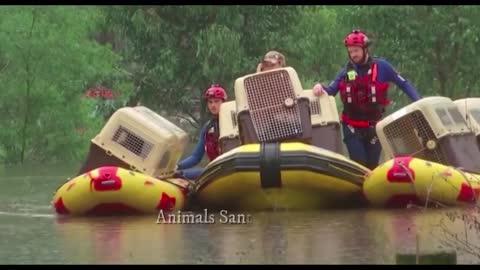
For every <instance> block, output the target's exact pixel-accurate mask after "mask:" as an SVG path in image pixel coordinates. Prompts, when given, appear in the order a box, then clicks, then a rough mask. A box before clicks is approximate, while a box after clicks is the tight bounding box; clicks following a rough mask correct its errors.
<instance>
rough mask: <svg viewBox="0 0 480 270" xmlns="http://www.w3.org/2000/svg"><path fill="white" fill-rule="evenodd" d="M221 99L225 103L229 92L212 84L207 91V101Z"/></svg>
mask: <svg viewBox="0 0 480 270" xmlns="http://www.w3.org/2000/svg"><path fill="white" fill-rule="evenodd" d="M209 98H221V99H222V100H223V101H225V100H226V99H227V92H226V91H225V89H223V87H221V86H220V85H218V84H212V85H211V86H210V87H209V88H208V89H207V91H205V99H209Z"/></svg>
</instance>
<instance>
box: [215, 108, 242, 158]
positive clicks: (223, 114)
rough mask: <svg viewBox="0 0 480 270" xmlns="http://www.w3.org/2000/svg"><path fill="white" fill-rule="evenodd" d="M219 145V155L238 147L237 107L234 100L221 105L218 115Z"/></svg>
mask: <svg viewBox="0 0 480 270" xmlns="http://www.w3.org/2000/svg"><path fill="white" fill-rule="evenodd" d="M218 122H219V129H220V134H219V138H218V141H219V144H220V150H221V153H225V152H228V151H230V150H232V149H234V148H236V147H238V146H240V137H239V135H238V124H237V107H236V103H235V101H234V100H232V101H227V102H224V103H222V106H220V114H219V121H218Z"/></svg>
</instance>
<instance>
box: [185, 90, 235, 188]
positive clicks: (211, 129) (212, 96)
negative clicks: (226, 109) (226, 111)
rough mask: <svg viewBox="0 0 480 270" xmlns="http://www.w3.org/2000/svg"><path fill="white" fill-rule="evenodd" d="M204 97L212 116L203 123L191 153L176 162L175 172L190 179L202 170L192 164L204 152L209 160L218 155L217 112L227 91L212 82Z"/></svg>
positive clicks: (224, 99)
mask: <svg viewBox="0 0 480 270" xmlns="http://www.w3.org/2000/svg"><path fill="white" fill-rule="evenodd" d="M204 98H205V99H206V100H207V107H208V110H209V111H210V114H211V115H212V118H211V119H210V120H209V121H207V123H205V125H203V127H202V129H201V131H200V137H199V138H198V143H197V145H196V146H195V148H194V149H193V153H192V154H191V155H190V156H188V157H186V158H185V159H183V160H182V161H180V162H179V163H178V164H177V174H178V175H180V176H183V177H185V178H187V179H190V180H195V179H197V178H198V176H200V174H201V173H202V172H203V168H194V166H196V165H197V164H198V163H200V161H201V160H202V158H203V156H204V155H205V154H207V157H208V159H209V160H210V161H212V160H214V159H215V158H217V157H218V156H219V155H220V151H219V143H218V138H219V128H218V114H219V113H220V106H221V105H222V103H223V102H225V101H226V100H227V92H226V91H225V89H224V88H223V87H221V86H220V85H218V84H212V85H211V86H210V87H209V88H208V89H207V90H206V91H205V95H204Z"/></svg>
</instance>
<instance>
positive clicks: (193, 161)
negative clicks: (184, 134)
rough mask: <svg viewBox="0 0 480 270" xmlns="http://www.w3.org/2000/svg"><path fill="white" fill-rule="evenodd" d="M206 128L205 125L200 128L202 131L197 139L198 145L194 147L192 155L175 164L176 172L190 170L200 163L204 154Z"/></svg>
mask: <svg viewBox="0 0 480 270" xmlns="http://www.w3.org/2000/svg"><path fill="white" fill-rule="evenodd" d="M206 127H207V125H205V126H203V127H202V130H201V131H200V138H199V139H198V143H197V145H195V148H194V149H193V152H192V154H191V155H190V156H188V157H187V158H185V159H183V160H182V161H180V162H179V163H178V164H177V166H178V168H177V169H178V170H183V169H188V168H191V167H193V166H195V165H197V164H198V163H200V161H202V158H203V155H204V154H205V132H206Z"/></svg>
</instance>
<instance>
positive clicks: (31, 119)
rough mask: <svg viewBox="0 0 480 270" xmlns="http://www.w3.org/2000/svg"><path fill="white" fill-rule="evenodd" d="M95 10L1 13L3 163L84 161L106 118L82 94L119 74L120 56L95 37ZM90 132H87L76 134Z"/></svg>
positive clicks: (0, 142)
mask: <svg viewBox="0 0 480 270" xmlns="http://www.w3.org/2000/svg"><path fill="white" fill-rule="evenodd" d="M100 16H101V14H100V13H99V12H98V10H97V9H96V8H94V7H75V8H72V7H67V6H59V7H40V6H38V7H26V6H24V7H5V8H3V9H1V10H0V18H1V20H0V28H1V29H2V31H1V32H0V42H1V44H2V48H1V52H0V53H1V58H2V62H3V63H4V65H3V66H4V68H3V69H2V73H1V74H0V81H1V84H2V86H3V88H4V90H3V91H1V92H0V100H1V107H0V109H1V110H2V113H3V117H2V118H1V119H0V124H1V126H2V130H3V131H2V132H1V133H0V148H1V149H2V150H3V151H0V152H1V153H2V154H3V156H2V157H1V158H2V159H3V160H4V161H6V162H11V163H16V162H23V161H24V160H26V159H30V160H37V161H40V162H55V161H58V160H62V161H65V160H69V159H78V158H79V157H80V156H81V155H82V154H83V153H84V151H85V149H86V146H87V145H88V143H89V142H88V140H87V138H88V137H91V136H92V134H93V133H95V132H98V130H99V128H100V125H101V124H102V122H103V119H102V118H103V117H102V118H98V117H97V118H92V117H89V114H90V112H91V111H92V109H93V108H94V106H95V104H94V102H92V101H91V100H88V99H86V98H84V97H83V91H84V90H86V89H87V88H88V87H90V86H92V85H91V82H95V81H99V80H102V79H104V78H107V77H108V76H111V75H112V74H115V73H116V72H117V71H116V70H115V66H116V62H117V61H119V56H117V55H115V54H114V53H113V52H112V51H111V50H110V49H108V48H107V47H104V46H99V45H98V44H96V43H95V42H94V41H92V40H91V39H89V35H90V33H91V31H93V30H94V29H95V27H96V25H95V21H96V20H97V19H98V18H99V17H100ZM80 128H85V129H86V133H84V134H82V133H80V132H78V129H80Z"/></svg>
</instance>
